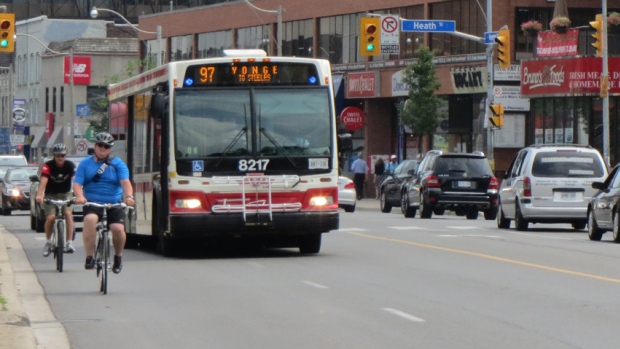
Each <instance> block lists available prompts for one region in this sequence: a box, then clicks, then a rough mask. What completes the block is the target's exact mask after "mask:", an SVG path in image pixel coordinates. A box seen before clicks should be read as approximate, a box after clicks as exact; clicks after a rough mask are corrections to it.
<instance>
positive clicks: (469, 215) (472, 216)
mask: <svg viewBox="0 0 620 349" xmlns="http://www.w3.org/2000/svg"><path fill="white" fill-rule="evenodd" d="M467 219H478V210H471V211H469V212H467Z"/></svg>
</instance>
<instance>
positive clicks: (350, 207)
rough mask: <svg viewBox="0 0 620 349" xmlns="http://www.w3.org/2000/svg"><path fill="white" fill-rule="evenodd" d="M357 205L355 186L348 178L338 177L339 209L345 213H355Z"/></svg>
mask: <svg viewBox="0 0 620 349" xmlns="http://www.w3.org/2000/svg"><path fill="white" fill-rule="evenodd" d="M356 204H357V199H356V195H355V184H354V183H353V181H352V180H351V179H349V178H347V177H342V176H341V177H338V207H341V208H343V209H344V211H345V212H355V205H356Z"/></svg>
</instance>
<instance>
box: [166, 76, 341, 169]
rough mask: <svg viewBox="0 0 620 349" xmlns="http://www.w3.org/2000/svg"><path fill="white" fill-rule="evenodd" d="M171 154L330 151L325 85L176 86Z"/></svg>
mask: <svg viewBox="0 0 620 349" xmlns="http://www.w3.org/2000/svg"><path fill="white" fill-rule="evenodd" d="M174 106H175V107H174V113H175V118H174V120H175V124H174V126H175V130H176V131H175V133H176V137H175V138H176V154H177V157H185V158H205V157H220V156H246V155H258V156H303V155H310V156H312V155H331V152H332V150H331V141H330V140H331V137H332V135H331V133H330V126H331V120H330V115H331V114H330V103H329V91H328V89H327V88H323V87H321V88H307V87H305V88H292V87H291V88H286V89H282V88H260V89H253V88H247V89H226V90H213V89H208V90H205V89H177V90H176V95H175V100H174Z"/></svg>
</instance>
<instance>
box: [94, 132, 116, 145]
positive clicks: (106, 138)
mask: <svg viewBox="0 0 620 349" xmlns="http://www.w3.org/2000/svg"><path fill="white" fill-rule="evenodd" d="M95 142H96V143H105V144H107V145H109V146H113V145H114V137H112V135H111V134H109V133H107V132H100V133H97V135H96V136H95Z"/></svg>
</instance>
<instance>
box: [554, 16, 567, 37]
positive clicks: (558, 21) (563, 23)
mask: <svg viewBox="0 0 620 349" xmlns="http://www.w3.org/2000/svg"><path fill="white" fill-rule="evenodd" d="M549 26H550V27H551V30H553V31H555V32H556V33H558V34H566V30H567V29H568V27H569V26H570V19H568V17H564V16H558V17H555V18H554V19H552V20H551V22H550V23H549Z"/></svg>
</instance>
